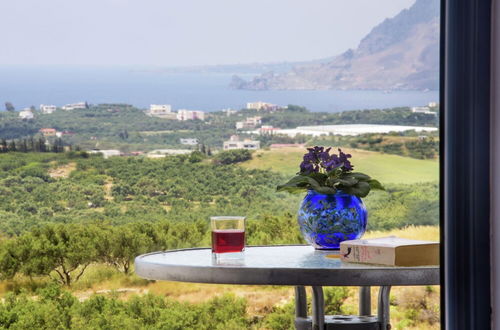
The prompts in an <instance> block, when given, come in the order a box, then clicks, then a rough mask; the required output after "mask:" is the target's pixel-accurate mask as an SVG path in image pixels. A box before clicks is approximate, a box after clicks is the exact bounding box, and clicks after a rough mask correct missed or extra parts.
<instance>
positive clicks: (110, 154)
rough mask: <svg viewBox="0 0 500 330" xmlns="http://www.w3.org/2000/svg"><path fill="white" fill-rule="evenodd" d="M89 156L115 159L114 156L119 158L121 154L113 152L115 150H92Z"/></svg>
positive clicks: (118, 151) (116, 151)
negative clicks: (99, 155)
mask: <svg viewBox="0 0 500 330" xmlns="http://www.w3.org/2000/svg"><path fill="white" fill-rule="evenodd" d="M89 153H91V154H102V156H103V157H104V158H109V157H116V156H121V155H122V153H121V151H120V150H115V149H109V150H99V149H92V150H90V151H89Z"/></svg>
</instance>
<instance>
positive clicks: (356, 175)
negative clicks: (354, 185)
mask: <svg viewBox="0 0 500 330" xmlns="http://www.w3.org/2000/svg"><path fill="white" fill-rule="evenodd" d="M347 176H350V177H353V178H355V179H357V180H359V181H369V180H370V179H371V177H370V176H369V175H366V174H363V173H359V172H352V173H347Z"/></svg>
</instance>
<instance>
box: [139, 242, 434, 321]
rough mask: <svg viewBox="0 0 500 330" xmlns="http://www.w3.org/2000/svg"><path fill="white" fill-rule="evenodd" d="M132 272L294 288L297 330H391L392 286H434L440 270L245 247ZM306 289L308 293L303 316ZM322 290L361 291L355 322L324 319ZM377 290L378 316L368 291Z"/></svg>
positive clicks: (147, 264)
mask: <svg viewBox="0 0 500 330" xmlns="http://www.w3.org/2000/svg"><path fill="white" fill-rule="evenodd" d="M135 272H136V273H137V275H139V276H140V277H143V278H146V279H151V280H166V281H180V282H195V283H215V284H249V285H290V286H295V314H296V315H295V316H296V319H295V325H296V327H297V329H311V328H312V329H377V330H379V329H384V330H386V329H389V328H390V325H389V293H390V289H391V286H413V285H438V284H439V267H438V266H431V267H385V266H374V265H363V264H351V263H344V262H341V261H340V259H339V254H338V251H325V250H315V249H314V248H312V247H310V246H305V245H279V246H249V247H246V249H245V251H244V257H243V258H239V259H223V260H216V259H213V257H212V252H211V249H209V248H195V249H182V250H172V251H164V252H154V253H149V254H144V255H141V256H138V257H137V258H136V259H135ZM305 286H311V287H312V293H313V295H312V311H313V312H312V316H311V317H308V316H307V297H306V290H305ZM323 286H359V287H360V293H359V295H360V303H359V314H360V315H359V316H325V314H324V298H323V289H322V287H323ZM371 286H379V287H380V290H379V297H378V308H377V315H376V316H372V315H371V301H370V300H371V297H370V287H371Z"/></svg>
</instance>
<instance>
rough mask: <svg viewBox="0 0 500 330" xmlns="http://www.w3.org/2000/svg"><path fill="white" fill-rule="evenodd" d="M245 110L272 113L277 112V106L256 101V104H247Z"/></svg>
mask: <svg viewBox="0 0 500 330" xmlns="http://www.w3.org/2000/svg"><path fill="white" fill-rule="evenodd" d="M247 109H253V110H272V111H274V110H278V109H279V106H277V105H276V104H272V103H267V102H262V101H257V102H248V103H247Z"/></svg>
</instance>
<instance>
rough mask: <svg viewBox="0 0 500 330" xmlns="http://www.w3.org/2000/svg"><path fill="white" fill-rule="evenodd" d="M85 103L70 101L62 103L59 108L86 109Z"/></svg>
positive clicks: (69, 109) (67, 109)
mask: <svg viewBox="0 0 500 330" xmlns="http://www.w3.org/2000/svg"><path fill="white" fill-rule="evenodd" d="M86 108H87V104H86V103H85V102H78V103H71V104H66V105H64V106H63V107H62V108H61V109H63V110H66V111H71V110H77V109H86Z"/></svg>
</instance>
